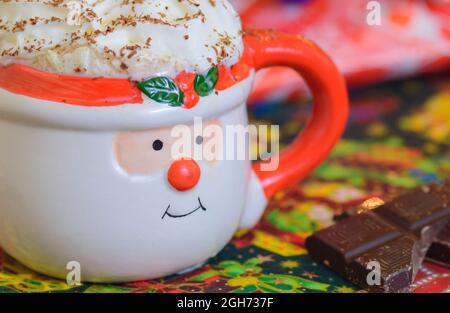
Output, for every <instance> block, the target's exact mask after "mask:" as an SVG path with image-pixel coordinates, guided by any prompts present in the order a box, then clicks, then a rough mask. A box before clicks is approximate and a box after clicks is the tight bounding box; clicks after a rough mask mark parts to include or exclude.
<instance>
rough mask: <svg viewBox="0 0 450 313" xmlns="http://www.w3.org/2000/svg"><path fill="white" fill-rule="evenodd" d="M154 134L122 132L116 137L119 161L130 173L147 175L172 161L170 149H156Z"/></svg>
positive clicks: (117, 158)
mask: <svg viewBox="0 0 450 313" xmlns="http://www.w3.org/2000/svg"><path fill="white" fill-rule="evenodd" d="M154 138H155V137H154V136H149V135H148V134H145V133H132V132H129V133H120V134H118V135H117V136H116V138H115V139H114V151H115V157H116V161H117V163H118V164H119V165H120V167H121V168H122V169H123V170H124V171H125V172H127V173H128V174H130V175H146V174H150V173H152V172H155V171H158V170H161V169H162V168H165V167H167V166H168V165H169V164H170V162H171V157H170V149H167V148H166V147H164V149H161V150H159V151H155V150H154V149H153V147H152V144H153V142H154Z"/></svg>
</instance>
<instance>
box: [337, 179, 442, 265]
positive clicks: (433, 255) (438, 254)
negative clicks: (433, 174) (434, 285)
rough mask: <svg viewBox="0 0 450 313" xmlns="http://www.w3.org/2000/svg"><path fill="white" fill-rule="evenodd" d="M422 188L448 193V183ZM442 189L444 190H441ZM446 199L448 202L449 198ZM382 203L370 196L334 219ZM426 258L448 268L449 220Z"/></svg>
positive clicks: (363, 210)
mask: <svg viewBox="0 0 450 313" xmlns="http://www.w3.org/2000/svg"><path fill="white" fill-rule="evenodd" d="M424 188H429V190H430V192H432V193H433V192H436V190H437V192H436V194H437V195H441V196H442V197H449V195H450V183H446V184H443V185H441V186H440V187H439V185H436V184H432V185H429V186H426V187H424ZM439 190H440V192H439ZM444 190H445V192H443V191H444ZM444 199H445V198H444ZM447 201H448V202H450V200H447ZM384 203H385V202H384V201H383V200H382V199H380V198H378V197H373V198H370V199H368V200H366V201H364V203H362V204H361V205H359V206H357V207H354V208H351V209H349V210H346V211H345V212H343V213H342V214H340V215H338V216H336V217H335V220H336V221H340V220H343V219H345V218H349V217H350V216H354V215H356V214H361V213H364V212H367V211H370V210H373V209H375V208H377V207H379V206H381V205H383V204H384ZM426 259H427V260H428V261H431V262H433V263H436V264H439V265H441V266H445V267H448V268H450V222H449V223H447V225H446V226H445V228H444V229H443V230H441V232H440V233H439V234H438V236H437V238H436V239H435V241H434V242H433V243H432V244H431V247H430V248H429V249H428V253H427V255H426Z"/></svg>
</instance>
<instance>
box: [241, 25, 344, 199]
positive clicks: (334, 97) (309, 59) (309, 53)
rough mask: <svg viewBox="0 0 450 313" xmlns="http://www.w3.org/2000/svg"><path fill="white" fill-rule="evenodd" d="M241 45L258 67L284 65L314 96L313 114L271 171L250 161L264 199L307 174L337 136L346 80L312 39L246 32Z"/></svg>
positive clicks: (329, 149) (324, 154)
mask: <svg viewBox="0 0 450 313" xmlns="http://www.w3.org/2000/svg"><path fill="white" fill-rule="evenodd" d="M244 40H245V45H246V48H247V49H248V53H249V54H250V55H251V57H252V59H253V62H254V66H255V69H256V70H260V69H263V68H267V67H271V66H287V67H291V68H293V69H294V70H296V71H297V72H298V73H299V74H300V75H301V76H302V77H303V78H304V79H305V81H306V82H307V84H308V86H309V87H310V89H311V92H312V94H313V97H314V108H313V112H312V116H311V118H310V120H309V121H308V123H307V125H306V127H305V128H304V130H303V131H302V132H301V133H300V134H299V135H298V136H297V138H296V139H295V140H294V142H293V143H292V144H291V145H290V146H289V147H287V148H286V149H284V151H282V152H281V154H280V155H279V156H276V157H279V166H278V168H277V169H276V170H274V171H264V170H262V169H261V165H262V163H264V162H270V160H266V161H263V162H258V163H255V164H254V167H253V169H254V171H255V174H256V175H257V177H258V178H259V180H260V182H261V185H262V187H263V189H264V193H265V195H266V197H267V198H269V197H271V196H272V195H273V194H275V193H276V192H277V191H280V190H281V189H283V188H285V187H288V186H290V185H293V184H295V183H296V182H298V181H299V180H300V179H302V178H304V177H305V176H306V175H308V174H309V173H310V172H311V171H312V170H314V168H316V167H317V166H318V165H319V164H320V162H322V161H323V160H324V159H325V158H326V157H327V156H328V154H329V153H330V151H331V149H332V148H333V147H334V145H335V144H336V143H337V141H338V140H339V138H340V137H341V135H342V133H343V131H344V129H345V126H346V123H347V117H348V110H349V106H348V95H347V89H346V85H345V81H344V79H343V77H342V76H341V74H340V73H339V71H338V69H337V68H336V66H335V65H334V63H333V62H332V61H331V60H330V58H329V57H328V56H327V55H326V54H325V53H324V52H323V51H322V50H321V49H320V48H319V47H317V46H316V45H315V44H314V43H312V42H311V41H309V40H307V39H305V38H303V37H301V36H295V35H288V34H283V33H278V32H274V31H249V32H247V33H246V35H245V37H244Z"/></svg>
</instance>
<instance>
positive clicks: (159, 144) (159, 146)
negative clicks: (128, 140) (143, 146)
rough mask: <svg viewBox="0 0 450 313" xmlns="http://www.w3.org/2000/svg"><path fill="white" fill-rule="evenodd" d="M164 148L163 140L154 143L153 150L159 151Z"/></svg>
mask: <svg viewBox="0 0 450 313" xmlns="http://www.w3.org/2000/svg"><path fill="white" fill-rule="evenodd" d="M163 147H164V143H163V142H162V141H161V140H159V139H157V140H155V141H153V150H155V151H159V150H161V149H162V148H163Z"/></svg>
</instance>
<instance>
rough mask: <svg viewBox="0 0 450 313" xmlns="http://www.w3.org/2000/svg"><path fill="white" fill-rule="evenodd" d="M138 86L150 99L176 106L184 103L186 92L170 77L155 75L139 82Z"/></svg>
mask: <svg viewBox="0 0 450 313" xmlns="http://www.w3.org/2000/svg"><path fill="white" fill-rule="evenodd" d="M138 88H139V89H140V90H141V91H142V92H143V93H144V94H145V95H147V96H148V97H149V98H150V99H152V100H155V101H156V102H159V103H165V104H169V105H171V106H174V107H179V106H181V105H183V101H184V93H183V91H181V89H180V88H179V87H178V86H177V84H176V83H175V82H174V81H173V80H172V79H170V78H168V77H154V78H152V79H149V80H146V81H143V82H140V83H138Z"/></svg>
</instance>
